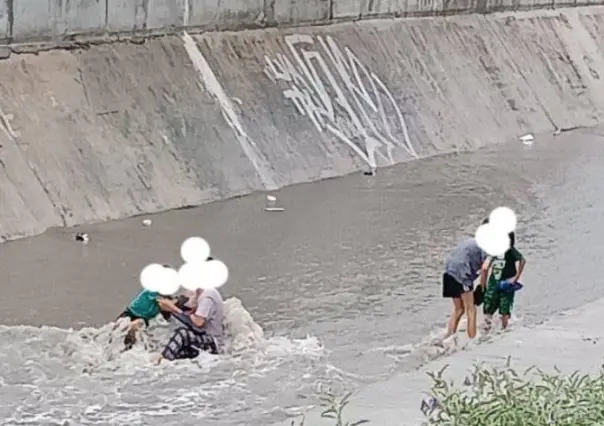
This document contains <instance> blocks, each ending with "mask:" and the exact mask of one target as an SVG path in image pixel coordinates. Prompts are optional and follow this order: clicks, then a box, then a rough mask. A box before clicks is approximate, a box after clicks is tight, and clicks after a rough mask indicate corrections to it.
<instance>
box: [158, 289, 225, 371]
mask: <svg viewBox="0 0 604 426" xmlns="http://www.w3.org/2000/svg"><path fill="white" fill-rule="evenodd" d="M160 306H161V308H162V309H163V310H166V311H168V312H171V313H172V316H173V318H175V319H176V320H178V321H180V322H181V324H182V326H180V327H178V328H177V329H176V330H174V333H173V334H172V336H171V337H170V340H169V341H168V344H167V345H166V347H165V348H164V350H163V352H162V353H161V356H160V357H159V359H158V360H157V363H158V364H159V363H160V362H161V361H162V360H163V359H167V360H169V361H174V360H177V359H191V358H196V357H197V356H198V355H199V353H200V351H206V352H209V353H212V354H218V353H219V352H220V351H221V349H222V346H223V343H224V325H223V321H224V301H223V299H222V296H221V295H220V293H219V292H218V290H216V289H215V288H210V289H205V290H203V289H199V290H196V291H195V293H193V295H192V297H191V300H190V306H191V307H192V310H191V313H189V314H185V313H184V312H183V310H182V309H181V308H180V307H178V306H176V304H174V303H173V302H171V301H168V300H164V301H161V302H160Z"/></svg>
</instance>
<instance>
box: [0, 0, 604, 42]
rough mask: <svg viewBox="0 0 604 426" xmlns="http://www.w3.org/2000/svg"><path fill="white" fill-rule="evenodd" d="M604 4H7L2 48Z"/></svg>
mask: <svg viewBox="0 0 604 426" xmlns="http://www.w3.org/2000/svg"><path fill="white" fill-rule="evenodd" d="M597 4H604V0H0V41H2V40H5V41H8V42H10V41H12V42H16V43H20V42H32V41H48V40H57V39H71V38H73V37H74V36H81V35H88V36H89V35H97V36H98V35H103V34H108V33H131V32H166V31H170V29H178V28H182V27H194V28H197V29H199V30H230V29H242V28H256V27H266V26H287V25H302V24H314V23H330V22H337V21H341V20H351V19H364V18H372V17H378V16H379V17H386V16H391V17H406V16H437V15H448V14H463V13H489V12H497V11H503V10H508V11H516V10H529V9H542V8H561V7H570V6H583V5H597Z"/></svg>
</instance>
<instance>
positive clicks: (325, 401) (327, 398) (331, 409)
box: [291, 392, 369, 426]
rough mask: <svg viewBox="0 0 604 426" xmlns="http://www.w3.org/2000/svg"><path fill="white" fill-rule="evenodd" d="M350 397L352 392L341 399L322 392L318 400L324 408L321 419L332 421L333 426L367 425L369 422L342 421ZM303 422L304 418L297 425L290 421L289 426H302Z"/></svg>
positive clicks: (332, 394) (330, 393)
mask: <svg viewBox="0 0 604 426" xmlns="http://www.w3.org/2000/svg"><path fill="white" fill-rule="evenodd" d="M351 395H352V392H348V393H347V394H345V395H344V396H343V397H338V395H336V394H334V393H332V392H324V393H323V394H322V395H321V398H320V400H321V404H320V405H321V407H323V408H324V410H323V411H322V412H321V418H324V419H333V420H334V426H359V425H363V424H366V423H369V420H357V421H354V422H350V421H344V418H343V416H344V409H345V408H346V406H347V405H348V404H349V402H350V401H349V400H350V396H351ZM304 422H305V418H304V417H302V420H300V422H299V423H298V424H297V425H296V421H295V420H292V422H291V426H304Z"/></svg>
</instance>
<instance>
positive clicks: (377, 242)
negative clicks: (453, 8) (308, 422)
mask: <svg viewBox="0 0 604 426" xmlns="http://www.w3.org/2000/svg"><path fill="white" fill-rule="evenodd" d="M603 141H604V133H601V132H600V130H598V129H584V130H577V131H574V132H572V133H566V134H562V135H560V136H558V137H553V136H551V135H541V136H539V135H538V136H537V137H536V140H535V143H534V144H533V145H532V146H527V145H524V144H522V143H521V142H519V141H510V142H509V143H506V144H503V145H501V146H497V147H494V148H489V149H483V150H480V151H478V152H474V153H458V154H451V155H443V156H438V157H433V158H428V159H423V160H419V161H414V162H410V163H406V164H402V165H399V166H396V167H391V168H386V169H381V170H380V171H379V173H378V174H377V175H376V176H373V177H370V176H364V175H361V174H358V175H351V176H347V177H343V178H339V179H333V180H326V181H322V182H317V183H311V184H304V185H297V186H293V187H289V188H285V189H282V190H280V191H277V192H276V193H274V195H276V196H277V198H278V203H279V205H281V206H283V207H284V208H285V211H283V212H266V211H264V206H265V194H252V195H250V196H246V197H242V198H237V199H232V200H228V201H224V202H218V203H212V204H209V205H205V206H202V207H198V208H194V209H188V210H180V211H172V212H166V213H162V214H159V215H154V216H152V217H150V218H151V219H152V221H153V223H152V225H151V226H150V227H145V226H142V225H141V221H142V219H143V218H141V217H138V218H131V219H128V220H123V221H116V222H111V223H105V224H98V225H90V226H85V227H82V228H80V229H56V230H50V231H48V232H47V233H45V234H44V235H41V236H38V237H33V238H28V239H24V240H19V241H14V242H10V243H6V244H3V245H2V246H0V270H2V271H3V272H2V274H3V278H2V290H3V296H4V297H3V298H2V309H0V323H2V324H4V325H3V326H0V342H1V349H0V419H2V420H0V424H2V425H21V424H23V425H24V424H28V425H51V424H65V425H66V424H70V425H88V424H99V425H100V424H102V425H107V424H115V425H118V424H119V425H124V424H127V425H139V424H140V425H144V424H165V425H173V424H174V425H194V424H195V425H197V424H204V425H216V426H227V425H250V426H264V425H267V424H270V423H271V422H276V421H279V420H282V419H284V418H285V417H287V416H291V415H295V414H297V413H300V412H302V411H304V410H305V409H306V408H307V407H308V406H309V405H311V404H313V403H314V396H315V395H316V394H317V392H318V390H319V389H320V388H321V387H322V386H327V385H329V386H332V387H335V388H338V389H341V388H346V389H354V388H356V387H359V386H363V384H366V383H370V382H375V381H379V380H382V379H384V378H387V377H389V376H390V375H392V374H393V373H395V372H398V371H404V370H408V369H412V368H415V367H417V366H418V365H420V364H422V363H424V362H426V361H427V360H428V359H430V358H432V357H435V356H439V355H442V350H440V349H438V348H436V347H434V346H432V345H431V344H430V342H431V339H432V337H433V336H434V335H436V334H438V333H439V332H440V331H441V330H442V329H443V327H444V325H445V322H446V319H447V314H448V313H449V304H448V303H447V301H445V300H443V299H442V298H441V297H440V296H441V287H440V276H441V274H442V271H441V268H442V259H443V256H444V254H445V253H446V252H447V250H449V249H450V248H451V247H452V246H453V245H454V244H455V243H456V242H457V241H458V240H459V239H460V238H462V237H464V236H465V235H470V234H472V233H473V232H474V230H475V228H476V226H477V225H478V224H479V223H480V221H481V219H482V218H483V217H484V216H485V215H487V214H488V212H489V211H490V210H491V209H492V208H494V207H496V206H498V205H507V206H510V207H512V208H514V209H515V210H516V211H517V213H518V215H519V226H518V236H517V246H518V248H519V249H520V250H521V251H522V252H523V253H524V254H525V256H526V257H527V259H528V265H527V269H526V273H525V278H524V282H525V288H524V289H523V290H522V292H521V293H520V296H519V298H518V302H517V307H516V324H518V323H535V322H539V321H542V320H544V319H547V318H548V317H549V316H551V315H552V314H553V313H556V312H559V311H561V310H564V309H569V308H575V307H577V306H580V305H581V304H583V303H585V302H587V301H590V300H593V299H596V298H600V297H603V296H604V286H602V285H601V282H600V277H601V268H600V262H599V259H600V258H602V256H604V242H603V239H602V238H601V233H602V219H603V212H604V191H602V190H601V189H600V187H601V182H603V181H604V168H603V167H602V159H603V158H604V144H603V143H602V142H603ZM79 231H85V232H87V233H88V234H89V235H90V238H91V240H90V242H89V243H88V244H86V245H82V244H80V243H78V242H76V241H74V238H73V237H74V234H75V233H76V232H79ZM191 235H200V236H203V237H205V238H206V239H207V240H208V241H209V242H210V244H211V245H212V250H213V255H214V256H216V257H218V258H220V259H222V260H224V261H225V262H226V263H227V264H228V265H229V267H230V270H231V279H230V282H229V283H228V284H227V285H226V286H225V287H224V288H223V289H222V291H223V293H224V295H225V297H229V298H230V300H229V306H230V307H231V314H230V317H229V318H230V320H231V322H232V330H233V333H234V341H233V342H232V348H231V350H230V352H229V354H228V355H225V356H223V357H221V358H219V359H216V358H214V357H211V356H203V357H201V358H199V359H197V360H194V361H185V362H179V363H174V364H165V365H162V366H160V367H155V366H153V365H152V364H151V362H150V360H151V357H152V354H153V353H156V352H157V350H159V349H160V347H161V343H162V342H164V341H165V339H166V336H167V334H168V333H169V328H170V325H169V324H166V323H164V322H158V323H156V324H155V325H154V326H153V327H152V328H151V330H150V332H149V335H148V336H146V338H145V339H144V341H143V343H141V344H140V345H139V346H137V347H136V348H135V349H134V350H132V351H130V352H127V353H124V354H121V353H120V347H119V338H118V339H115V338H114V340H113V342H111V339H112V333H111V329H112V327H113V324H111V321H112V320H113V319H114V318H115V316H116V315H117V314H118V313H119V312H120V311H121V310H122V309H123V306H124V305H125V304H126V303H127V302H128V300H129V299H130V298H131V297H132V296H133V295H134V294H135V293H136V292H137V291H138V289H139V284H138V281H137V276H138V273H139V271H140V269H141V268H142V267H143V266H144V265H145V264H147V263H149V262H162V263H166V262H167V263H172V264H175V265H178V264H179V259H178V257H179V253H178V251H179V246H180V243H181V242H182V241H183V240H184V239H185V238H186V237H188V236H191ZM239 300H241V301H242V303H243V307H242V306H241V305H239V304H238V301H239ZM252 318H253V320H252ZM512 332H513V331H512Z"/></svg>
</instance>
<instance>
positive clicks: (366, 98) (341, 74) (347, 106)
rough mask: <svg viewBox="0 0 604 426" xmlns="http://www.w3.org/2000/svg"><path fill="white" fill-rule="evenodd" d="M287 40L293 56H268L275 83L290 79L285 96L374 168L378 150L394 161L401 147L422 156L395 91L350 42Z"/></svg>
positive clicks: (307, 37) (269, 72) (267, 70)
mask: <svg viewBox="0 0 604 426" xmlns="http://www.w3.org/2000/svg"><path fill="white" fill-rule="evenodd" d="M285 43H286V45H287V46H288V48H289V51H290V53H291V58H293V61H292V60H290V57H288V56H287V55H284V54H281V53H279V54H277V55H276V57H275V58H273V59H271V58H269V57H268V56H265V57H264V59H265V62H266V66H265V69H264V72H265V74H266V75H267V76H268V77H269V78H270V79H271V80H273V81H274V82H275V83H277V82H278V81H284V82H287V83H288V86H289V87H288V88H287V89H285V90H283V95H284V96H285V97H286V98H287V99H289V100H290V101H291V102H293V104H294V105H295V106H296V109H297V110H298V112H299V113H300V114H301V115H303V116H307V117H309V119H310V120H311V121H312V123H313V124H314V125H315V126H316V128H317V129H318V130H319V131H321V132H322V131H328V132H330V133H332V134H333V135H335V136H336V137H338V138H339V139H340V140H341V141H342V142H343V143H345V144H346V145H347V146H349V147H350V148H351V149H352V150H353V151H354V152H355V153H356V154H358V155H359V156H360V157H361V158H362V159H363V160H364V161H365V162H366V163H367V165H368V166H369V167H371V168H372V169H375V168H377V161H376V156H378V155H379V156H381V157H383V158H385V159H386V161H388V162H389V163H390V164H393V163H394V159H393V156H392V153H393V150H394V149H395V148H397V147H402V148H403V149H405V150H406V152H407V153H408V154H409V155H410V156H411V157H415V158H416V157H417V156H418V155H417V153H416V152H415V149H414V148H413V145H412V144H411V141H410V140H409V133H408V130H407V123H406V122H405V118H404V116H403V113H402V112H401V110H400V108H399V106H398V105H397V103H396V101H395V100H394V97H393V96H392V93H390V90H388V88H387V87H386V85H385V84H384V83H383V82H382V80H381V79H380V78H379V77H378V76H377V75H376V74H375V73H374V72H370V71H369V70H368V69H367V68H366V67H365V66H364V65H363V64H362V63H361V62H360V61H359V59H358V58H357V57H356V55H355V54H354V53H353V52H352V50H350V49H349V48H348V47H344V49H343V51H342V49H340V47H339V46H338V44H337V43H336V42H335V40H334V39H333V38H332V37H330V36H327V37H325V38H323V37H321V36H317V37H312V36H310V35H303V34H293V35H288V36H285ZM304 47H307V48H308V47H310V48H311V49H313V50H306V49H305V48H304ZM319 47H320V48H321V50H322V52H323V53H324V54H325V57H326V58H327V60H328V61H326V60H325V59H324V56H323V55H322V54H321V50H320V49H319ZM328 62H329V64H330V65H331V67H330V66H329V65H328ZM332 68H333V69H334V70H335V73H334V72H332ZM319 71H321V72H322V76H323V78H321V77H320V75H319ZM363 77H364V79H363ZM325 83H327V84H325ZM384 101H385V102H384ZM386 106H389V108H388V109H386ZM397 127H398V128H397ZM393 129H394V130H400V132H399V133H398V134H399V135H402V137H396V136H395V134H394V133H393ZM401 139H402V140H401ZM355 141H358V142H357V143H355ZM363 148H364V149H363ZM384 151H385V152H384Z"/></svg>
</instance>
